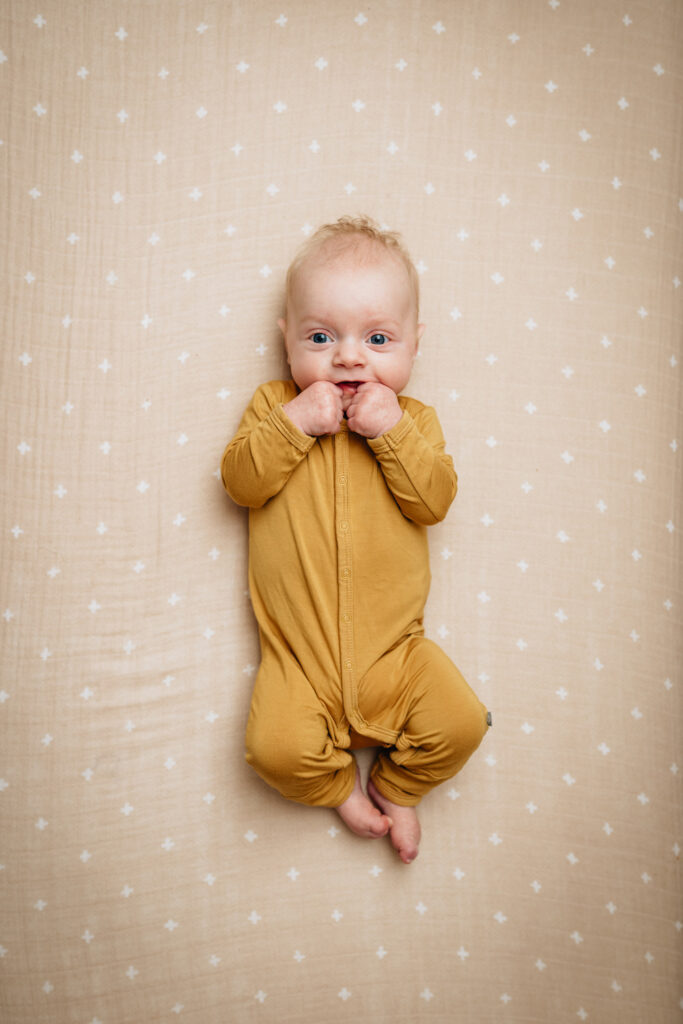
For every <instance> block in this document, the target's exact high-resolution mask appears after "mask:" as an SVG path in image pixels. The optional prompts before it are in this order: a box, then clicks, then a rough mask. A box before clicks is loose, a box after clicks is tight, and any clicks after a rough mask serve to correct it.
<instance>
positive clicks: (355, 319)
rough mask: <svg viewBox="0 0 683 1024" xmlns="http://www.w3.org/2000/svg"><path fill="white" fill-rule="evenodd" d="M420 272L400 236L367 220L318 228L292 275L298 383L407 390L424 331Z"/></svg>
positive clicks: (289, 341) (287, 332)
mask: <svg viewBox="0 0 683 1024" xmlns="http://www.w3.org/2000/svg"><path fill="white" fill-rule="evenodd" d="M418 310H419V284H418V277H417V271H416V270H415V267H414V266H413V263H412V260H411V259H410V256H409V255H408V253H407V251H406V249H405V248H404V246H403V244H402V242H401V239H400V237H399V236H398V234H396V233H395V232H393V231H383V230H382V229H381V228H380V227H379V226H378V225H377V224H375V223H374V222H373V221H372V220H370V218H368V217H341V218H340V219H339V220H338V221H336V222H335V223H333V224H325V225H323V226H322V227H321V228H319V229H318V230H317V231H316V232H315V234H313V235H312V236H311V237H310V238H309V239H308V240H307V241H306V242H305V243H304V244H303V246H302V247H301V249H300V250H299V252H298V253H297V255H296V256H295V258H294V260H293V261H292V264H291V266H290V267H289V270H288V272H287V282H286V309H285V316H284V318H282V319H281V320H279V321H278V323H279V326H280V328H281V330H282V333H283V335H284V338H285V347H286V350H287V359H288V361H289V364H290V369H291V372H292V377H293V378H294V381H295V382H296V384H297V385H298V386H299V387H300V388H301V389H302V390H303V389H304V388H305V387H308V386H309V384H311V383H313V382H314V381H316V380H329V381H331V382H332V383H335V384H339V383H341V382H344V383H347V382H351V383H352V384H353V383H364V382H366V381H376V382H378V383H382V384H385V385H386V386H387V387H390V388H391V389H392V390H393V391H395V392H396V393H398V392H399V391H400V390H401V389H402V388H403V387H404V386H405V384H407V382H408V379H409V377H410V370H411V368H412V365H413V360H414V358H415V355H416V353H417V347H418V343H419V340H420V337H421V336H422V332H423V330H424V325H423V324H420V323H418Z"/></svg>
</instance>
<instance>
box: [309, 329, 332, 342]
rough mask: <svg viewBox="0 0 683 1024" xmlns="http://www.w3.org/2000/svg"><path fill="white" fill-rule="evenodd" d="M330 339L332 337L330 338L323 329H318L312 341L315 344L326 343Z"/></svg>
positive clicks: (312, 336)
mask: <svg viewBox="0 0 683 1024" xmlns="http://www.w3.org/2000/svg"><path fill="white" fill-rule="evenodd" d="M329 340H330V339H329V338H328V336H327V335H326V334H323V332H322V331H316V332H315V334H312V335H311V341H312V342H313V343H314V344H315V345H324V344H325V343H326V342H328V341H329Z"/></svg>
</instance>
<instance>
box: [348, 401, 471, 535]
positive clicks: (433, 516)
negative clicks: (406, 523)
mask: <svg viewBox="0 0 683 1024" xmlns="http://www.w3.org/2000/svg"><path fill="white" fill-rule="evenodd" d="M368 444H369V446H370V448H371V449H372V451H373V452H374V453H375V457H376V459H377V461H378V463H379V465H380V467H381V469H382V473H383V474H384V479H385V481H386V484H387V486H388V488H389V490H390V491H391V493H392V494H393V496H394V498H395V499H396V502H397V504H398V506H399V508H400V509H401V511H402V512H403V514H404V515H405V516H407V517H408V519H412V520H413V522H416V523H420V524H421V525H423V526H430V525H432V524H433V523H438V522H440V521H441V520H442V519H443V518H444V517H445V515H446V513H447V512H448V509H449V507H450V505H451V502H452V501H453V498H454V497H455V494H456V491H457V487H458V478H457V476H456V473H455V469H454V468H453V460H452V459H451V457H450V455H448V454H447V453H446V450H445V448H446V443H445V441H444V437H443V433H442V431H441V426H440V424H439V421H438V419H437V416H436V413H435V411H434V409H432V408H431V407H430V406H422V407H421V408H420V409H419V410H418V411H416V412H415V416H413V415H411V413H410V412H408V411H407V409H404V412H403V416H402V417H401V419H400V420H399V421H398V423H397V424H396V426H395V427H392V429H391V430H389V431H387V433H386V434H382V435H381V436H380V437H376V438H371V439H369V440H368Z"/></svg>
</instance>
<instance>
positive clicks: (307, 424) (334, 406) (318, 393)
mask: <svg viewBox="0 0 683 1024" xmlns="http://www.w3.org/2000/svg"><path fill="white" fill-rule="evenodd" d="M343 397H344V393H343V391H342V389H341V388H340V387H337V385H336V384H331V383H330V382H329V381H327V380H317V381H315V382H314V383H313V384H309V386H308V387H307V388H304V390H303V391H301V392H299V394H298V395H297V396H296V398H293V399H292V401H291V402H287V403H286V405H283V407H282V408H283V410H284V412H285V414H286V416H287V417H288V418H289V419H290V420H291V421H292V423H293V424H294V426H295V427H298V428H299V430H301V431H303V433H304V434H309V435H310V436H311V437H320V436H321V435H322V434H336V433H338V431H339V424H340V423H341V421H342V419H343V418H344V403H343Z"/></svg>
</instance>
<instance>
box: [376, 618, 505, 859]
mask: <svg viewBox="0 0 683 1024" xmlns="http://www.w3.org/2000/svg"><path fill="white" fill-rule="evenodd" d="M359 706H360V710H361V713H362V714H363V716H364V718H365V719H366V721H367V722H369V723H372V724H373V725H380V726H383V727H385V728H389V729H395V730H396V731H397V733H398V735H397V738H396V742H395V747H393V748H391V749H389V750H382V751H380V753H379V755H378V757H377V760H376V761H375V764H374V765H373V768H372V773H371V779H370V782H369V783H368V794H369V795H370V797H371V798H372V799H373V800H374V801H375V802H376V803H377V806H378V807H380V808H381V810H383V811H384V813H385V814H386V815H388V816H389V817H390V818H391V819H392V821H393V822H394V824H393V827H392V832H391V838H392V842H393V843H394V846H395V847H396V848H397V850H398V851H399V854H400V855H401V857H402V859H403V860H407V857H408V856H410V855H412V856H411V859H412V858H414V856H416V851H417V844H418V842H419V838H420V827H419V823H418V820H417V812H416V810H415V808H416V805H417V804H418V803H419V802H420V800H421V798H422V797H423V796H424V795H425V794H426V793H427V792H428V791H429V790H430V789H432V788H433V787H434V786H437V785H439V784H440V783H441V782H445V781H446V780H447V779H450V778H451V777H452V776H453V775H455V774H456V773H457V772H458V771H460V769H461V768H462V767H463V765H464V764H465V762H466V761H467V760H468V759H469V757H470V755H471V754H472V753H473V752H474V751H475V750H476V748H477V747H478V746H479V744H480V742H481V740H482V738H483V736H484V735H485V733H486V730H487V720H486V708H485V707H484V706H483V704H481V702H480V701H479V700H478V698H477V697H476V695H475V694H474V693H473V691H472V690H471V689H470V687H469V686H468V685H467V683H466V682H465V680H464V679H463V677H462V676H461V674H460V672H459V671H458V669H457V668H456V666H455V665H454V664H453V662H452V661H451V660H450V658H449V657H448V656H447V655H446V654H445V653H444V652H443V651H442V650H441V648H440V647H438V646H437V645H436V644H434V643H432V641H430V640H426V639H424V638H423V637H411V638H410V639H409V640H408V641H406V642H405V643H404V644H402V645H401V646H400V647H398V648H395V649H394V650H393V651H391V652H389V653H388V654H387V655H385V657H384V658H381V659H380V661H379V662H377V664H376V665H375V666H373V668H372V669H371V670H370V672H368V673H367V675H366V676H365V677H364V679H363V681H362V684H361V692H360V695H359Z"/></svg>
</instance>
